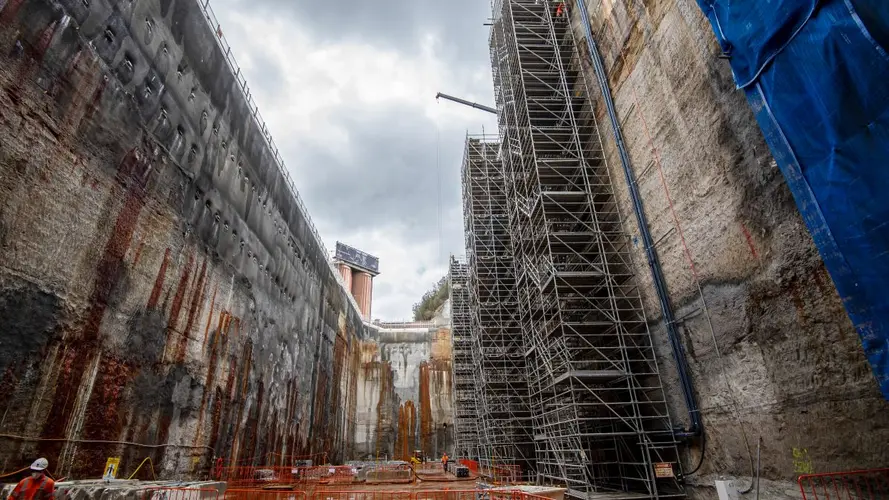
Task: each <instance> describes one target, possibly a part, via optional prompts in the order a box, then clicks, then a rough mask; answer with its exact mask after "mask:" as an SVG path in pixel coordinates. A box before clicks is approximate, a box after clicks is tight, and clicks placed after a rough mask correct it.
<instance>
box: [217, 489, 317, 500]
mask: <svg viewBox="0 0 889 500" xmlns="http://www.w3.org/2000/svg"><path fill="white" fill-rule="evenodd" d="M221 500H306V493H305V492H304V491H297V490H257V489H240V488H233V489H228V490H225V496H224V497H223V499H221Z"/></svg>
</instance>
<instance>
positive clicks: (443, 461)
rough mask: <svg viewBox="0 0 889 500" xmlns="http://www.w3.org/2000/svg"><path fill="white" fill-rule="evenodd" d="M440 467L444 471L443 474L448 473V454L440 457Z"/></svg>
mask: <svg viewBox="0 0 889 500" xmlns="http://www.w3.org/2000/svg"><path fill="white" fill-rule="evenodd" d="M441 466H442V468H443V469H444V472H445V474H447V473H448V454H447V453H445V454H444V455H442V456H441Z"/></svg>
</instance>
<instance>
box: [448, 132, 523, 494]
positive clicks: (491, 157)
mask: <svg viewBox="0 0 889 500" xmlns="http://www.w3.org/2000/svg"><path fill="white" fill-rule="evenodd" d="M499 156H500V155H499V144H498V142H497V140H496V137H490V136H488V137H486V136H484V135H482V136H468V137H467V139H466V148H465V156H464V160H463V168H462V184H463V213H464V218H465V234H466V250H467V254H466V255H467V263H468V267H469V276H470V278H469V281H470V287H469V291H470V304H471V305H472V331H473V334H474V335H473V339H474V341H475V345H474V347H475V349H476V350H475V354H476V359H475V364H474V368H475V373H474V379H475V381H476V383H477V384H479V389H480V390H479V394H480V395H481V398H480V405H479V415H480V417H481V421H482V423H483V425H484V431H483V440H482V441H483V446H484V447H483V449H482V450H481V457H480V462H481V465H482V468H483V469H484V470H486V471H488V473H489V474H490V475H491V476H492V477H493V478H494V479H495V480H502V481H515V480H518V479H519V478H520V477H522V476H523V475H524V474H526V473H528V472H533V471H535V470H536V465H535V451H534V441H533V434H532V425H531V408H530V401H529V397H530V393H529V391H528V383H527V367H526V366H525V357H524V352H525V350H526V348H527V346H526V344H525V338H524V336H523V335H522V328H521V324H520V323H519V319H520V318H519V317H518V315H517V302H516V301H517V297H516V288H515V268H514V265H513V257H512V244H511V242H510V239H509V238H510V232H509V214H508V212H507V194H506V190H505V187H506V182H505V178H504V175H503V164H502V162H501V161H500V159H499Z"/></svg>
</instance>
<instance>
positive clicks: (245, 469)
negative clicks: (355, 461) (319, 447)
mask: <svg viewBox="0 0 889 500" xmlns="http://www.w3.org/2000/svg"><path fill="white" fill-rule="evenodd" d="M356 472H357V471H356V470H355V469H353V468H352V467H349V466H342V465H337V466H333V465H320V466H315V467H277V466H275V467H270V466H238V467H222V468H220V469H218V474H217V477H216V479H217V480H219V481H226V482H228V483H229V485H230V486H233V487H235V488H250V487H262V486H270V485H280V484H299V483H311V482H322V483H351V482H352V481H354V479H355V476H356Z"/></svg>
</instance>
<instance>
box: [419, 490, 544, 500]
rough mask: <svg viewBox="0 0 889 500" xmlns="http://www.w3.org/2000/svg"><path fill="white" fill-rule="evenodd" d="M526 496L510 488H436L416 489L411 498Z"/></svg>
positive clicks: (506, 499) (518, 499) (516, 499)
mask: <svg viewBox="0 0 889 500" xmlns="http://www.w3.org/2000/svg"><path fill="white" fill-rule="evenodd" d="M526 496H527V495H526V494H525V493H523V492H521V491H510V490H436V491H416V492H414V496H413V497H412V498H411V500H525V497H526Z"/></svg>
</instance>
